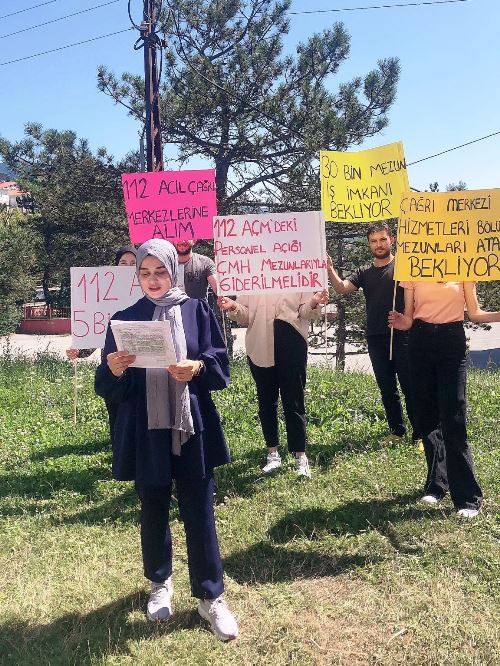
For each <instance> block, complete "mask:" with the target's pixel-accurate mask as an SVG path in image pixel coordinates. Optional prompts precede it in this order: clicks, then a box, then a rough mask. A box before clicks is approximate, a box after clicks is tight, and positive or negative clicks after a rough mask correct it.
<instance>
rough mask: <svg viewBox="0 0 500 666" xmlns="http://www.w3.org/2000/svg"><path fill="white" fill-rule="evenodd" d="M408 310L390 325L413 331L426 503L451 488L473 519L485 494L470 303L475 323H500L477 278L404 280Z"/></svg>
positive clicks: (499, 314)
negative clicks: (472, 431)
mask: <svg viewBox="0 0 500 666" xmlns="http://www.w3.org/2000/svg"><path fill="white" fill-rule="evenodd" d="M401 286H402V287H404V288H405V312H404V314H401V313H399V312H395V311H392V312H390V313H389V326H392V327H393V328H396V329H398V330H403V331H404V330H408V329H411V330H410V342H409V355H410V373H411V381H412V388H413V392H414V398H415V411H416V416H417V422H418V426H419V431H420V433H421V435H422V439H423V442H424V449H425V456H426V459H427V470H428V472H427V480H426V483H425V490H424V496H423V497H422V500H421V501H423V502H425V503H427V504H435V503H437V502H439V500H441V499H442V498H443V497H444V495H445V494H446V492H447V491H448V490H449V491H450V496H451V499H452V501H453V504H454V505H455V508H456V510H457V513H458V514H459V515H460V516H463V517H466V518H473V517H475V516H477V514H478V513H479V510H480V507H481V503H482V500H483V493H482V491H481V488H480V486H479V483H478V482H477V479H476V476H475V473H474V463H473V460H472V453H471V450H470V448H469V444H468V442H467V428H466V341H465V331H464V327H463V319H464V307H466V308H467V313H468V315H469V319H470V320H471V321H474V322H478V323H479V322H481V323H485V322H494V321H500V312H485V311H484V310H482V309H481V308H480V307H479V303H478V300H477V295H476V285H475V284H474V283H472V282H401Z"/></svg>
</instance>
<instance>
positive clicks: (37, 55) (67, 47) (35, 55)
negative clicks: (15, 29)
mask: <svg viewBox="0 0 500 666" xmlns="http://www.w3.org/2000/svg"><path fill="white" fill-rule="evenodd" d="M129 30H133V28H125V29H124V30H117V31H116V32H110V33H108V34H107V35H99V37H92V38H91V39H85V40H84V41H83V42H75V43H74V44H66V46H59V47H58V48H57V49H50V50H49V51H42V52H41V53H33V54H31V55H29V56H24V57H23V58H16V59H15V60H8V61H7V62H0V67H2V66H3V65H11V64H12V63H14V62H21V60H29V59H30V58H38V57H39V56H42V55H46V54H47V53H55V52H56V51H63V50H64V49H70V48H72V47H73V46H80V44H88V43H89V42H96V41H97V40H98V39H105V38H106V37H113V35H120V34H121V33H122V32H128V31H129Z"/></svg>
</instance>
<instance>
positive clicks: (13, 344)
mask: <svg viewBox="0 0 500 666" xmlns="http://www.w3.org/2000/svg"><path fill="white" fill-rule="evenodd" d="M491 326H492V328H491V330H490V331H483V330H478V331H467V336H468V337H469V347H470V349H471V350H473V351H479V350H483V349H495V348H497V347H500V323H495V324H492V325H491ZM233 332H234V334H235V335H236V339H235V342H234V349H235V351H237V352H238V351H239V352H243V351H244V344H245V343H244V339H245V329H241V328H236V329H233ZM70 345H71V336H70V335H18V334H13V335H9V336H0V354H3V353H5V350H6V349H7V348H9V347H10V349H11V350H12V352H13V353H22V354H25V355H27V356H30V357H32V356H34V355H35V354H37V353H40V352H44V351H48V352H52V353H54V354H56V355H57V356H60V357H61V358H66V355H65V353H64V350H65V349H67V348H68V347H69V346H70ZM352 350H353V348H349V347H348V350H347V351H348V352H349V351H352ZM316 351H319V350H316ZM329 351H330V352H331V351H332V350H329ZM98 361H99V351H95V352H94V353H93V354H92V355H91V356H89V358H88V360H86V361H84V362H91V363H97V362H98ZM309 362H310V363H311V364H315V365H317V364H327V365H329V366H332V367H334V366H335V359H332V357H331V356H330V354H328V356H326V357H325V354H324V353H310V354H309ZM346 366H347V369H349V370H359V371H361V372H369V373H371V372H372V369H371V364H370V359H369V358H368V354H352V355H351V354H348V356H347V362H346Z"/></svg>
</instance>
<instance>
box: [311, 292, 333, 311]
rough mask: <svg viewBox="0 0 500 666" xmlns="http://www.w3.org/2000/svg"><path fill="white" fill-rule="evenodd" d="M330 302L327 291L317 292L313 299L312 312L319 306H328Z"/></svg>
mask: <svg viewBox="0 0 500 666" xmlns="http://www.w3.org/2000/svg"><path fill="white" fill-rule="evenodd" d="M329 300H330V295H329V293H328V290H327V289H323V291H317V292H316V293H315V294H314V295H313V297H312V298H311V310H316V308H317V307H318V305H327V304H328V302H329Z"/></svg>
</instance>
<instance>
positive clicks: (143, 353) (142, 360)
mask: <svg viewBox="0 0 500 666" xmlns="http://www.w3.org/2000/svg"><path fill="white" fill-rule="evenodd" d="M111 330H112V331H113V335H114V336H115V341H116V347H117V349H118V351H123V350H127V351H128V353H129V354H133V355H134V356H135V357H136V359H135V361H134V362H133V363H132V365H131V367H132V368H166V367H167V366H169V365H172V364H175V363H177V358H176V356H175V350H174V343H173V340H172V333H171V331H170V324H169V323H168V322H167V321H119V320H112V321H111Z"/></svg>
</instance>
